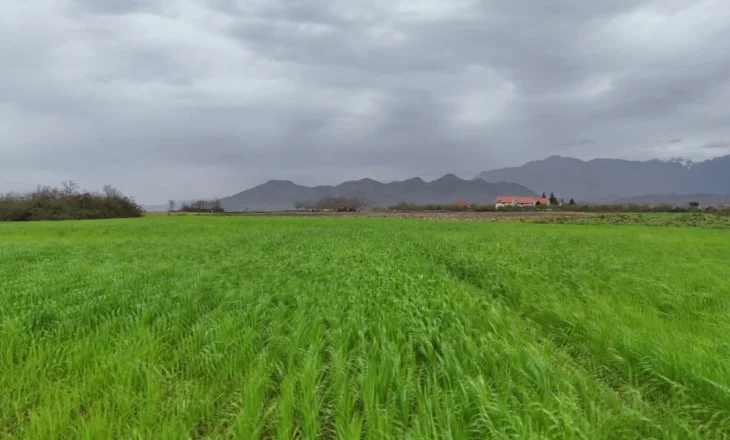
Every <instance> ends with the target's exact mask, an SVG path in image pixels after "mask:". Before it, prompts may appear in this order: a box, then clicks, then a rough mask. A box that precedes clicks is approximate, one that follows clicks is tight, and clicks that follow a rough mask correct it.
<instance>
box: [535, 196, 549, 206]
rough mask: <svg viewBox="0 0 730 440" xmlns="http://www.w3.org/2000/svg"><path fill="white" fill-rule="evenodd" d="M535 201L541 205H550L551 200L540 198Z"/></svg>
mask: <svg viewBox="0 0 730 440" xmlns="http://www.w3.org/2000/svg"><path fill="white" fill-rule="evenodd" d="M535 200H536V201H538V202H540V204H541V205H549V204H550V199H548V198H547V197H540V198H538V199H535Z"/></svg>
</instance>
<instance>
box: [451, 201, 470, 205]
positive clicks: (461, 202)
mask: <svg viewBox="0 0 730 440" xmlns="http://www.w3.org/2000/svg"><path fill="white" fill-rule="evenodd" d="M469 205H471V203H469V202H467V201H466V200H457V201H455V202H454V203H452V204H451V206H469Z"/></svg>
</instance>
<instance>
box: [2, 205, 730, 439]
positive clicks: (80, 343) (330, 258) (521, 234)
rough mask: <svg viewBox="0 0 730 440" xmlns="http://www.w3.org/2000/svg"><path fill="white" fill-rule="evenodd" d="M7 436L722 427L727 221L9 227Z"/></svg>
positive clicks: (716, 433) (513, 433) (463, 433)
mask: <svg viewBox="0 0 730 440" xmlns="http://www.w3.org/2000/svg"><path fill="white" fill-rule="evenodd" d="M0 280H1V284H0V305H2V307H0V438H3V437H4V436H5V437H10V438H34V439H51V438H64V439H65V438H88V439H106V438H120V439H121V438H124V439H127V438H155V439H160V438H181V439H182V438H225V437H229V438H243V439H248V438H280V439H290V438H307V439H309V438H343V439H356V438H369V439H381V438H411V439H429V438H433V439H447V438H453V439H460V438H474V439H485V438H516V439H537V438H551V439H552V438H583V439H601V438H605V439H621V438H676V439H693V438H726V437H727V436H728V435H730V339H729V337H728V335H730V320H728V316H729V315H728V313H729V312H730V231H727V230H711V229H699V228H649V227H642V226H616V225H611V226H602V225H591V226H574V225H541V224H518V223H454V222H418V221H409V220H388V219H356V218H340V219H334V218H317V219H314V218H240V217H204V216H201V217H182V216H181V217H169V218H168V217H155V218H144V219H135V220H109V221H88V222H59V223H32V224H0Z"/></svg>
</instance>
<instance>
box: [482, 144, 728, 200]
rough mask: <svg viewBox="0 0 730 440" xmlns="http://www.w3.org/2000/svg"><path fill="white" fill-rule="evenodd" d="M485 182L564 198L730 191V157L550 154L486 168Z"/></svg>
mask: <svg viewBox="0 0 730 440" xmlns="http://www.w3.org/2000/svg"><path fill="white" fill-rule="evenodd" d="M476 178H478V179H483V180H486V181H505V182H519V183H520V184H522V185H525V186H526V187H528V188H530V189H531V190H533V191H535V192H542V191H548V192H551V191H552V192H555V193H556V194H558V195H559V196H560V197H562V198H564V199H565V200H568V198H575V199H576V200H579V201H584V202H612V201H617V200H619V199H623V198H627V197H637V196H644V195H646V194H663V195H681V194H730V155H727V156H722V157H717V158H714V159H710V160H706V161H703V162H692V161H690V160H687V159H682V158H675V159H670V160H659V159H654V160H648V161H631V160H623V159H593V160H589V161H583V160H580V159H574V158H570V157H562V156H551V157H548V158H547V159H543V160H537V161H533V162H528V163H526V164H524V165H522V166H519V167H513V168H501V169H496V170H491V171H484V172H482V173H480V174H479V175H477V176H476Z"/></svg>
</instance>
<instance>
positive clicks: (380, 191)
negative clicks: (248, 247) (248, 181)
mask: <svg viewBox="0 0 730 440" xmlns="http://www.w3.org/2000/svg"><path fill="white" fill-rule="evenodd" d="M504 194H509V195H517V196H534V195H535V193H534V192H533V191H531V190H530V189H528V188H526V187H524V186H522V185H520V184H517V183H506V182H497V183H489V182H487V181H485V180H483V179H474V180H464V179H460V178H459V177H457V176H455V175H453V174H447V175H445V176H443V177H441V178H440V179H437V180H434V181H432V182H426V181H424V180H423V179H421V178H418V177H414V178H412V179H408V180H404V181H398V182H390V183H382V182H378V181H376V180H373V179H362V180H357V181H349V182H345V183H342V184H340V185H337V186H316V187H308V186H302V185H297V184H295V183H294V182H291V181H288V180H270V181H268V182H266V183H264V184H262V185H259V186H257V187H254V188H251V189H248V190H246V191H243V192H240V193H238V194H235V195H233V196H230V197H225V198H222V199H221V204H222V206H223V209H225V210H226V211H244V210H249V211H279V210H288V209H294V202H296V201H307V200H310V201H316V200H319V199H321V198H323V197H332V196H341V197H359V198H363V199H366V200H367V201H368V202H369V203H370V205H376V206H384V207H385V206H392V205H396V204H398V203H400V202H407V203H416V204H429V203H433V204H446V203H453V202H454V201H456V200H459V199H463V200H467V201H469V202H470V203H474V204H487V203H493V202H494V199H495V198H496V197H497V196H498V195H504Z"/></svg>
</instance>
